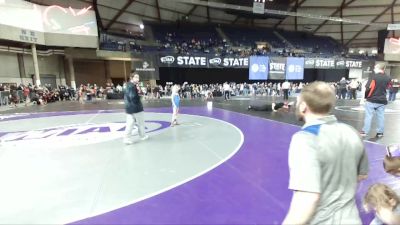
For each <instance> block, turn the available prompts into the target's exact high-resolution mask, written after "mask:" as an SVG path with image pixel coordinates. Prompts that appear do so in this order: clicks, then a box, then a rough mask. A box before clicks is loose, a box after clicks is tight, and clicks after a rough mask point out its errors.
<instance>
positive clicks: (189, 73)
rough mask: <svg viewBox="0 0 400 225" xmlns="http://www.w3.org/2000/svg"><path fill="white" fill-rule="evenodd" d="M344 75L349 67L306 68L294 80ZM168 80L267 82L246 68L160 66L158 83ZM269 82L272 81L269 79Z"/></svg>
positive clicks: (178, 82)
mask: <svg viewBox="0 0 400 225" xmlns="http://www.w3.org/2000/svg"><path fill="white" fill-rule="evenodd" d="M342 77H345V78H346V79H348V77H349V70H348V69H331V70H328V69H305V70H304V80H293V82H296V83H297V82H301V81H302V82H312V81H316V80H320V81H326V82H337V81H339V80H340V79H341V78H342ZM166 82H173V83H177V84H182V83H183V82H189V83H194V84H214V83H224V82H236V83H242V82H247V83H254V82H265V81H264V80H260V81H253V80H252V81H250V80H249V70H248V69H247V68H246V69H228V68H223V69H219V68H215V69H198V68H173V67H160V80H159V81H157V83H159V84H162V85H165V83H166ZM267 82H270V80H268V81H267ZM271 82H283V80H273V81H271Z"/></svg>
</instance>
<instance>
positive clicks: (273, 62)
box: [269, 57, 286, 80]
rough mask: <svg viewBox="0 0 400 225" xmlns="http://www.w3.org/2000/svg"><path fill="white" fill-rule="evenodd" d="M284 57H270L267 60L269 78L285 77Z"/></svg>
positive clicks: (278, 78) (279, 78)
mask: <svg viewBox="0 0 400 225" xmlns="http://www.w3.org/2000/svg"><path fill="white" fill-rule="evenodd" d="M285 71H286V58H283V57H272V58H270V61H269V79H270V80H284V79H285V78H286V74H285Z"/></svg>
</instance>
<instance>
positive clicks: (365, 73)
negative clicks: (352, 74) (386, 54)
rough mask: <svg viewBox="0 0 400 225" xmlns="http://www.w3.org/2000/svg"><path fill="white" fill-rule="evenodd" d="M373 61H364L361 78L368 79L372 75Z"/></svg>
mask: <svg viewBox="0 0 400 225" xmlns="http://www.w3.org/2000/svg"><path fill="white" fill-rule="evenodd" d="M374 66H375V61H364V63H363V67H362V78H363V79H368V78H369V77H370V76H371V75H372V74H373V73H374Z"/></svg>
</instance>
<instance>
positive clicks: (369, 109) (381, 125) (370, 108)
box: [362, 101, 385, 134]
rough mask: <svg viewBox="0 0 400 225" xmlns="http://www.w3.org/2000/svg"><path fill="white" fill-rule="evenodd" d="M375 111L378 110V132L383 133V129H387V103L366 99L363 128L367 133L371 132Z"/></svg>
mask: <svg viewBox="0 0 400 225" xmlns="http://www.w3.org/2000/svg"><path fill="white" fill-rule="evenodd" d="M374 112H376V122H377V124H376V132H377V133H383V130H384V129H385V105H384V104H378V103H372V102H368V101H366V102H365V117H364V127H363V129H362V131H364V132H365V133H366V134H368V133H369V130H370V128H371V121H372V117H373V116H374Z"/></svg>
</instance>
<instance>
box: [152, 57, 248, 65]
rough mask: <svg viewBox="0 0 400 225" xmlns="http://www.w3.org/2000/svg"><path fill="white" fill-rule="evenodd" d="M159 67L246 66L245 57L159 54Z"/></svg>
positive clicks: (246, 60)
mask: <svg viewBox="0 0 400 225" xmlns="http://www.w3.org/2000/svg"><path fill="white" fill-rule="evenodd" d="M158 58H159V60H158V65H159V66H160V67H185V68H248V67H249V58H247V57H229V56H227V57H213V56H210V55H206V54H199V55H190V56H187V55H174V54H171V55H159V57H158Z"/></svg>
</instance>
